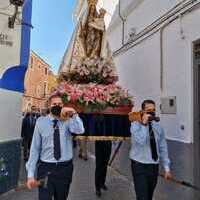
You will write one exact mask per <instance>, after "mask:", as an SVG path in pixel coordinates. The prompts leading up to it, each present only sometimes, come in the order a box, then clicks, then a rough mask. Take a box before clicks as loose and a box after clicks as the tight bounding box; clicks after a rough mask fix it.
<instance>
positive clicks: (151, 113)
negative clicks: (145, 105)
mask: <svg viewBox="0 0 200 200" xmlns="http://www.w3.org/2000/svg"><path fill="white" fill-rule="evenodd" d="M147 114H149V115H151V116H152V117H155V116H156V113H155V112H147Z"/></svg>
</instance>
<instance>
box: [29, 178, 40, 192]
mask: <svg viewBox="0 0 200 200" xmlns="http://www.w3.org/2000/svg"><path fill="white" fill-rule="evenodd" d="M26 185H27V188H28V189H29V190H31V189H33V188H36V187H38V182H37V181H36V180H35V179H34V178H28V180H27V183H26Z"/></svg>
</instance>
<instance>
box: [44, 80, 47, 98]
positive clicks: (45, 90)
mask: <svg viewBox="0 0 200 200" xmlns="http://www.w3.org/2000/svg"><path fill="white" fill-rule="evenodd" d="M46 93H47V83H46V82H44V97H45V96H46Z"/></svg>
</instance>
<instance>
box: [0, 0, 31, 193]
mask: <svg viewBox="0 0 200 200" xmlns="http://www.w3.org/2000/svg"><path fill="white" fill-rule="evenodd" d="M31 10H32V0H27V1H25V3H24V5H23V8H22V7H18V10H17V9H15V6H14V5H13V4H11V3H10V1H9V0H3V1H0V55H1V59H0V106H1V112H0V130H1V131H0V169H1V170H0V194H1V193H4V192H6V191H8V190H11V189H13V188H15V187H16V186H17V182H18V177H19V168H20V162H21V122H22V113H21V105H22V96H23V92H24V76H25V72H26V68H27V66H28V58H29V49H30V48H29V46H30V29H31ZM15 14H16V17H15ZM9 18H10V19H11V20H9ZM9 21H10V22H11V21H13V24H12V23H11V24H10V23H9Z"/></svg>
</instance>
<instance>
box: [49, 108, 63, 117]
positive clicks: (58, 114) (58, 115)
mask: <svg viewBox="0 0 200 200" xmlns="http://www.w3.org/2000/svg"><path fill="white" fill-rule="evenodd" d="M61 110H62V107H61V106H53V107H51V113H52V114H53V115H55V116H57V117H60V114H61Z"/></svg>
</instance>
